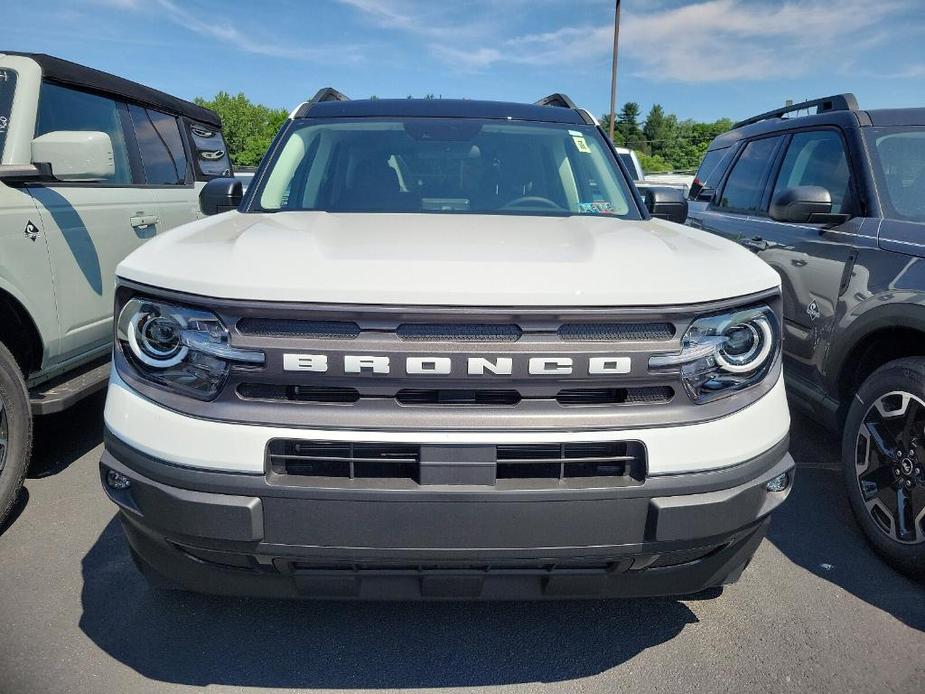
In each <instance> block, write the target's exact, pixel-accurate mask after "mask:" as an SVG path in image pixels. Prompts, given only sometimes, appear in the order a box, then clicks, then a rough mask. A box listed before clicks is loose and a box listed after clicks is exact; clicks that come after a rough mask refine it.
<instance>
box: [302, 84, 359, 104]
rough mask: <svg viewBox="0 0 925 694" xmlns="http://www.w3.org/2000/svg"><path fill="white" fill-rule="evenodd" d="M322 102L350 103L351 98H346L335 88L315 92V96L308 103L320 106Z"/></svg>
mask: <svg viewBox="0 0 925 694" xmlns="http://www.w3.org/2000/svg"><path fill="white" fill-rule="evenodd" d="M322 101H350V97H348V96H344V95H343V94H341V93H340V92H339V91H337V90H336V89H334V87H325V88H324V89H319V90H318V91H317V92H315V96H313V97H312V98H311V100H310V101H309V102H308V103H310V104H320V103H321V102H322Z"/></svg>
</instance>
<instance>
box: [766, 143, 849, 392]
mask: <svg viewBox="0 0 925 694" xmlns="http://www.w3.org/2000/svg"><path fill="white" fill-rule="evenodd" d="M781 151H782V155H781V157H780V163H779V165H778V166H777V167H776V168H777V171H776V175H775V176H774V177H773V182H772V183H771V185H769V186H768V191H767V192H766V194H765V196H764V199H763V201H762V204H761V209H760V210H759V211H758V212H757V213H756V214H755V215H754V224H753V225H752V227H751V231H752V232H753V236H752V238H751V239H750V243H751V244H752V246H753V248H754V250H756V251H757V252H758V255H759V257H761V258H762V259H763V260H764V261H765V262H767V263H768V264H769V265H770V266H771V267H773V268H774V269H775V270H777V272H778V273H779V274H780V276H781V292H782V299H783V306H784V351H785V357H786V368H787V371H788V374H789V375H790V376H791V377H793V376H797V377H800V378H802V379H803V380H804V381H806V382H807V383H811V384H816V385H820V384H821V382H822V373H823V371H822V366H823V364H822V362H823V360H824V359H825V356H826V348H827V345H828V339H829V337H830V335H831V332H832V328H833V325H834V322H835V320H836V316H837V310H838V300H839V296H840V295H841V293H842V292H843V290H844V289H845V288H846V287H847V284H848V281H849V280H850V275H851V269H852V266H853V264H854V259H855V258H856V257H857V249H858V241H859V239H861V238H862V237H861V236H860V234H861V226H862V222H863V218H862V217H860V216H858V212H859V204H858V195H857V192H856V189H855V182H854V178H853V176H852V175H851V166H850V162H849V158H848V155H847V152H848V149H847V147H846V144H845V140H844V138H843V136H842V134H841V133H840V131H839V130H838V129H837V128H834V127H826V128H820V129H813V130H803V131H796V132H794V133H792V134H791V135H788V136H787V141H786V142H785V143H784V145H783V147H782V148H781ZM796 186H820V187H822V188H825V189H826V190H828V191H829V193H830V194H831V196H832V213H833V214H838V215H847V216H848V218H847V219H846V220H845V221H844V222H843V223H841V224H838V225H836V226H832V225H828V226H826V225H822V224H793V223H784V222H778V221H775V220H773V219H771V218H770V217H768V216H767V210H768V206H769V203H770V201H771V200H773V199H774V196H775V195H777V194H779V193H780V192H782V191H783V190H786V189H788V188H794V187H796Z"/></svg>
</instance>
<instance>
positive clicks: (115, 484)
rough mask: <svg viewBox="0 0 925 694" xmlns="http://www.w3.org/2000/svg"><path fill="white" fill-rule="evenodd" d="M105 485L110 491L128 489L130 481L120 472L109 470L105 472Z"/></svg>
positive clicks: (130, 484)
mask: <svg viewBox="0 0 925 694" xmlns="http://www.w3.org/2000/svg"><path fill="white" fill-rule="evenodd" d="M106 484H108V485H109V487H110V489H128V488H129V487H131V486H132V481H131V480H130V479H129V478H128V477H126V476H125V475H123V474H122V473H121V472H116V471H115V470H109V471H107V472H106Z"/></svg>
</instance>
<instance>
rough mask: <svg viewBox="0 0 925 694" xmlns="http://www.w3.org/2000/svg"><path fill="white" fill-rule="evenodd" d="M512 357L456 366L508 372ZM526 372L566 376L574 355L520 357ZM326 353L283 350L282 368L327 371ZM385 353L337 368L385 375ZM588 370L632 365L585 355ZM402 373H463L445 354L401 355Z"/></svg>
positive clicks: (618, 370)
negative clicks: (295, 352) (403, 357)
mask: <svg viewBox="0 0 925 694" xmlns="http://www.w3.org/2000/svg"><path fill="white" fill-rule="evenodd" d="M514 359H515V358H512V357H482V356H475V357H466V359H465V369H459V371H460V372H463V371H464V372H465V375H468V376H484V375H496V376H510V375H511V374H512V373H513V372H514ZM522 359H524V360H525V364H526V372H527V374H529V375H530V376H567V375H570V374H572V373H573V372H574V369H575V366H576V359H575V358H573V357H563V356H545V357H529V358H528V357H523V358H522ZM332 361H333V360H331V359H329V358H328V355H327V354H294V353H286V354H283V370H284V371H311V372H314V373H328V372H329V370H333V369H332V368H331V365H332ZM395 361H400V360H396V359H391V358H390V357H388V356H382V355H371V354H345V355H344V357H343V365H342V366H338V367H337V369H336V370H340V371H342V372H343V373H344V374H376V375H382V376H387V375H389V374H390V373H392V371H393V369H394V368H395V366H394V362H395ZM586 366H587V373H588V374H590V375H595V376H608V375H614V374H628V373H630V370H631V368H632V362H631V359H630V357H617V356H605V357H599V356H598V357H588V358H587V362H586ZM404 373H405V374H407V375H409V376H416V375H427V376H451V375H455V376H458V375H463V373H459V374H454V373H453V362H452V360H451V359H450V358H449V357H446V356H420V355H415V356H409V357H406V358H405V359H404Z"/></svg>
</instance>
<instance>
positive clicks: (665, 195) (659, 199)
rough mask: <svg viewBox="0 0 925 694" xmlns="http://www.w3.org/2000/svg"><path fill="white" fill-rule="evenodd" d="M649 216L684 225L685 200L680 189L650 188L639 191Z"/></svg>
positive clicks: (685, 217) (666, 187)
mask: <svg viewBox="0 0 925 694" xmlns="http://www.w3.org/2000/svg"><path fill="white" fill-rule="evenodd" d="M641 192H642V194H643V197H644V199H645V201H646V209H648V210H649V214H651V215H652V216H653V217H656V218H658V219H667V220H668V221H669V222H676V223H677V224H684V222H685V220H686V219H687V198H686V197H684V191H683V190H681V189H680V188H670V187H668V186H652V187H651V188H646V189H645V190H643V191H641Z"/></svg>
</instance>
